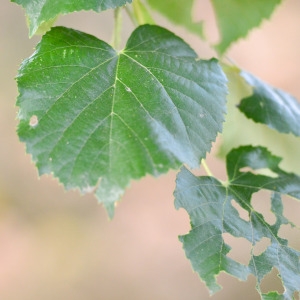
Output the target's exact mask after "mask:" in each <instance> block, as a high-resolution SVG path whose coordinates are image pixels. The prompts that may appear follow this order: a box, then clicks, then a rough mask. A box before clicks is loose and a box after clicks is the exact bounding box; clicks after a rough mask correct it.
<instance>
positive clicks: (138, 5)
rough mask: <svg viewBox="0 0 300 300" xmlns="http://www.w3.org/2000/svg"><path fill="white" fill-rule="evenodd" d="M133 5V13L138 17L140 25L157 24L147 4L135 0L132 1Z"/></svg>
mask: <svg viewBox="0 0 300 300" xmlns="http://www.w3.org/2000/svg"><path fill="white" fill-rule="evenodd" d="M132 6H133V13H134V16H135V18H136V19H137V21H138V23H139V25H143V24H153V25H154V24H155V22H154V20H153V19H152V17H151V15H150V13H149V10H148V9H147V7H145V5H144V4H143V3H142V2H141V0H134V1H133V3H132Z"/></svg>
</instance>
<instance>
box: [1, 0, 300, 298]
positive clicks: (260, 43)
mask: <svg viewBox="0 0 300 300" xmlns="http://www.w3.org/2000/svg"><path fill="white" fill-rule="evenodd" d="M202 3H203V5H204V7H205V9H202V10H200V7H202V6H201V5H202ZM196 6H197V10H198V11H199V15H197V16H195V18H196V19H199V18H200V17H204V18H205V19H207V20H208V26H207V31H208V32H210V33H211V36H212V37H213V42H215V41H217V38H218V37H217V33H216V29H215V24H214V21H212V20H213V19H212V11H211V8H210V6H209V2H208V0H199V1H196ZM0 7H1V9H0V14H1V18H0V39H1V42H0V45H1V46H0V76H1V77H0V85H1V88H0V101H1V102H0V105H1V109H0V137H1V141H0V145H1V146H0V299H1V300H2V299H3V300H19V299H22V300H41V299H43V300H53V299H56V300H62V299H72V300H83V299H89V300H94V299H95V300H96V299H107V300H114V299H116V300H119V299H132V300H137V299H143V300H150V299H151V300H152V299H157V300H183V299H192V300H193V299H209V295H208V291H207V289H206V287H205V286H204V284H203V283H202V282H201V281H200V280H199V278H198V276H197V275H196V274H195V273H193V271H192V270H191V267H190V263H189V262H188V260H187V259H186V258H185V256H184V252H183V250H182V248H181V244H180V243H179V241H178V238H177V236H178V235H179V234H185V233H187V232H188V230H189V221H188V217H187V215H186V214H185V212H184V211H182V210H180V211H176V210H175V208H174V205H173V196H172V193H173V189H174V179H175V176H176V174H175V172H170V173H169V174H168V175H165V176H162V177H160V178H159V179H153V178H145V179H143V180H141V181H139V182H134V183H132V186H131V188H129V189H128V190H127V192H126V194H125V196H124V197H123V199H122V201H121V202H120V203H119V205H118V207H117V210H116V215H115V218H114V220H113V221H109V220H108V218H107V215H106V213H105V211H104V209H103V207H102V206H100V205H98V204H97V202H96V200H95V198H94V197H93V196H92V195H86V196H80V195H79V193H77V192H72V191H68V192H65V191H64V190H63V188H62V186H60V185H59V184H58V182H57V180H55V179H53V178H52V177H51V176H43V177H42V178H40V179H39V178H38V175H37V171H36V169H35V167H34V165H33V164H32V163H31V159H30V156H29V155H27V154H26V153H25V147H24V145H23V144H21V143H20V142H19V141H18V138H17V136H16V133H15V128H16V125H17V120H16V114H17V108H16V107H15V99H16V97H17V87H16V83H15V81H14V77H15V75H16V73H17V69H18V66H19V64H20V63H21V61H22V59H24V58H26V57H28V56H29V55H30V54H31V53H32V52H33V48H34V45H35V44H36V42H37V41H38V40H39V37H34V38H32V39H31V40H29V39H28V31H27V27H26V23H25V17H24V12H23V10H22V9H21V7H19V6H17V5H15V4H12V3H9V1H7V0H2V1H1V4H0ZM299 13H300V2H299V1H298V0H286V1H283V5H281V6H280V7H278V8H277V9H276V11H275V14H274V15H273V17H272V22H264V23H263V26H262V27H261V29H260V30H254V31H252V32H251V34H250V35H249V37H248V39H247V40H246V41H240V42H239V43H237V44H236V45H235V46H234V47H232V49H231V50H230V52H229V56H230V57H231V58H232V59H233V60H235V61H236V62H237V63H238V64H239V66H240V67H242V68H245V69H246V70H248V71H251V72H253V73H254V74H257V75H258V76H260V77H261V78H262V79H264V80H265V81H267V82H269V83H271V84H273V85H275V86H278V87H280V88H283V89H285V90H287V91H289V92H290V93H292V94H293V95H295V96H296V97H297V98H298V99H300V81H299V80H300V79H299V78H300V61H299V53H300V34H299V32H300V30H299V29H300V17H299V15H300V14H299ZM124 23H125V25H126V26H125V27H126V28H125V30H124V40H125V39H126V38H127V37H128V36H129V34H130V32H131V30H132V29H133V27H132V25H131V24H130V22H129V21H128V20H127V18H126V16H124ZM57 24H59V25H65V26H68V27H74V28H76V29H79V30H82V31H85V32H88V33H91V34H94V35H96V36H98V37H99V38H101V39H103V40H105V41H107V42H109V41H110V38H111V28H112V13H111V12H105V13H103V14H101V15H97V14H95V13H76V14H73V15H68V16H64V17H60V18H59V20H58V22H57ZM161 24H163V25H164V26H166V27H168V28H170V29H172V30H177V29H174V26H173V25H170V24H168V23H166V22H165V21H163V22H162V23H161ZM177 33H178V34H179V35H180V36H182V37H183V38H184V39H185V40H186V41H188V42H189V43H190V44H191V45H192V46H193V47H194V48H195V49H196V51H197V52H198V54H199V56H200V57H204V58H208V57H210V56H212V55H214V54H213V53H211V52H210V50H209V49H208V47H207V45H205V44H203V43H201V42H199V40H198V39H197V38H195V37H194V36H193V35H191V34H189V33H187V32H186V31H184V30H183V29H180V28H179V29H178V31H177ZM296 159H298V157H296ZM208 163H209V165H210V166H211V168H212V170H213V171H214V173H215V174H217V175H220V176H221V177H224V170H223V169H224V166H223V165H222V163H221V162H220V161H219V160H214V159H211V157H209V158H208ZM299 173H300V170H299ZM289 205H290V207H292V208H291V209H290V212H288V211H287V213H290V215H291V217H292V218H294V222H297V221H298V215H299V213H297V211H296V212H295V207H296V206H295V204H294V203H292V202H291V204H289ZM292 205H294V206H292ZM261 209H262V210H264V209H265V210H266V211H267V210H268V207H267V206H266V207H264V206H262V207H261ZM297 209H298V212H299V207H297ZM298 224H299V221H298ZM287 232H288V230H287ZM289 234H290V237H291V244H292V245H293V246H294V247H297V248H298V249H300V243H299V233H297V232H294V231H293V232H292V233H289ZM227 239H228V243H230V244H231V245H232V246H233V250H232V255H235V257H236V258H237V259H238V260H239V261H241V262H243V261H244V262H245V261H247V259H249V244H248V243H247V242H245V241H244V240H243V239H233V238H230V237H229V238H227ZM273 273H274V274H273V277H272V276H271V277H270V278H269V279H268V280H266V283H265V286H266V289H268V288H270V286H274V285H276V284H278V280H277V279H276V276H275V274H276V272H273ZM218 281H219V283H220V284H222V285H223V286H224V288H223V291H221V292H219V293H217V294H216V295H215V296H214V297H213V298H212V299H213V300H217V299H218V300H220V299H241V298H243V299H245V300H246V299H249V300H250V299H259V297H258V295H257V294H256V292H255V291H254V286H255V280H254V278H252V277H249V280H248V282H247V283H242V282H239V281H238V280H237V279H234V278H232V277H230V276H227V275H224V274H221V275H220V276H219V279H218Z"/></svg>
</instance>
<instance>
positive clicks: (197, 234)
mask: <svg viewBox="0 0 300 300" xmlns="http://www.w3.org/2000/svg"><path fill="white" fill-rule="evenodd" d="M280 160H281V159H280V158H278V157H276V156H273V155H271V154H270V153H269V152H268V151H267V150H266V148H263V147H252V146H244V147H240V148H238V149H234V150H232V151H231V152H230V153H229V154H228V156H227V174H228V178H229V182H228V183H227V184H226V185H223V184H222V183H221V182H220V181H218V180H217V179H215V178H214V177H206V176H202V177H196V176H194V175H193V174H192V173H191V172H189V171H188V170H187V169H186V168H183V169H182V170H181V172H180V173H179V174H178V177H177V186H176V190H175V198H176V200H175V205H176V207H177V208H180V207H182V208H184V209H185V210H186V211H187V212H188V214H189V216H190V220H191V227H192V229H191V231H190V232H189V233H188V234H187V235H184V236H181V237H180V240H181V241H182V243H183V247H184V250H185V253H186V256H187V257H188V258H189V259H190V260H191V262H192V265H193V268H194V270H195V271H197V272H198V273H199V275H200V277H201V278H202V279H203V280H204V281H205V283H206V285H207V286H208V288H209V290H210V292H211V293H214V292H216V291H218V290H219V289H220V286H219V285H218V284H217V282H216V275H218V274H219V273H220V272H221V271H225V272H227V273H229V274H231V275H233V276H235V277H237V278H239V279H241V280H246V279H247V276H248V275H249V274H253V275H254V276H255V277H256V278H257V281H258V284H257V289H258V292H259V293H260V294H261V296H262V298H263V299H281V297H282V295H281V296H280V295H278V293H274V292H271V293H268V294H264V295H263V294H262V292H261V290H260V283H261V281H262V279H263V278H264V277H265V275H267V274H268V273H269V272H270V271H271V270H272V268H273V267H276V268H277V270H278V272H279V275H280V278H281V280H282V283H283V286H284V288H285V291H284V294H283V298H284V299H292V297H293V295H294V292H299V291H300V261H299V258H300V252H299V251H297V250H295V249H293V248H291V247H289V245H288V241H287V240H285V239H282V238H281V237H279V236H278V232H279V229H280V226H281V225H283V224H291V225H293V224H292V223H291V222H289V221H288V220H287V218H285V217H284V216H283V204H282V200H281V194H285V195H289V196H292V197H295V198H297V199H300V177H299V176H296V175H295V174H292V173H286V172H284V171H283V170H281V169H280V168H279V166H278V165H279V162H280ZM244 168H250V171H243V170H244ZM260 169H269V171H271V172H273V175H275V177H273V176H272V177H270V176H265V175H261V174H255V173H256V172H257V171H258V170H260ZM262 189H265V190H269V191H272V192H273V194H272V197H271V211H272V212H273V214H274V216H275V217H276V222H275V223H274V224H272V225H271V224H269V223H268V222H267V221H266V220H265V218H264V216H263V215H262V214H261V213H259V212H257V211H256V210H255V209H254V208H253V206H252V204H251V199H252V195H253V194H254V193H256V192H258V191H259V190H262ZM233 201H234V202H235V203H237V205H239V206H240V207H241V208H243V209H244V210H246V211H247V212H248V218H249V220H245V219H243V218H241V217H240V215H239V213H238V211H237V210H236V208H235V207H234V206H233V203H232V202H233ZM224 233H228V234H230V235H232V236H234V237H243V238H245V239H247V240H248V241H249V242H250V243H251V244H252V248H251V255H250V261H249V264H248V265H244V264H241V263H239V262H237V261H235V260H234V259H232V258H230V257H229V256H228V255H227V254H228V253H229V251H230V249H231V247H230V246H229V245H228V244H226V242H225V241H224V238H223V234H224ZM264 237H265V238H268V239H269V240H270V245H269V246H268V247H267V248H266V249H265V250H264V251H263V252H262V253H261V254H259V255H255V254H254V252H253V249H254V248H255V245H256V244H257V242H259V241H260V240H261V239H262V238H264Z"/></svg>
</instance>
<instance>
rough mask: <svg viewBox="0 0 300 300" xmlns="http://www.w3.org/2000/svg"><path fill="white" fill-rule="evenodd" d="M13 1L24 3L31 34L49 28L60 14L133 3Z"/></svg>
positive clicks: (111, 0)
mask: <svg viewBox="0 0 300 300" xmlns="http://www.w3.org/2000/svg"><path fill="white" fill-rule="evenodd" d="M11 2H15V3H17V4H19V5H22V6H23V8H24V9H25V11H26V16H27V18H28V23H29V24H28V25H29V36H33V35H34V34H35V33H36V32H38V31H40V32H39V33H43V32H46V31H47V30H49V29H50V28H51V26H52V25H53V22H54V20H55V19H56V18H57V16H58V15H61V14H68V13H72V12H75V11H81V10H94V11H96V12H101V11H103V10H107V9H109V8H116V7H120V6H123V5H125V4H126V3H131V2H132V0H103V1H99V0H76V1H74V0H64V1H56V0H48V1H45V0H38V1H36V0H11ZM41 31H43V32H41Z"/></svg>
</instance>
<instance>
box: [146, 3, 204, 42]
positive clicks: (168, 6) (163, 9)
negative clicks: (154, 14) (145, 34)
mask: <svg viewBox="0 0 300 300" xmlns="http://www.w3.org/2000/svg"><path fill="white" fill-rule="evenodd" d="M147 1H148V3H149V5H150V6H151V7H152V8H153V9H155V10H157V11H158V12H159V13H161V14H162V15H164V16H165V17H167V18H168V19H169V20H170V21H171V22H173V23H174V24H178V25H181V26H184V27H185V28H186V29H188V30H189V31H191V32H192V33H195V34H197V35H199V36H200V37H203V23H202V22H194V21H193V15H192V14H193V6H194V2H195V1H194V0H185V1H178V0H164V1H161V0H147Z"/></svg>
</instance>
